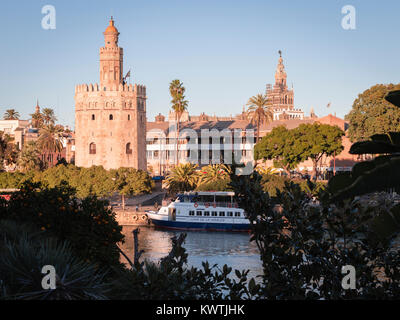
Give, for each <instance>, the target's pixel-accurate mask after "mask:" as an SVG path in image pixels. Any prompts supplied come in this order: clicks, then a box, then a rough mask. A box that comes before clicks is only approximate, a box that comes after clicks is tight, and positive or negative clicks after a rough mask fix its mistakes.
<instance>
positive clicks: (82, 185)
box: [0, 164, 154, 198]
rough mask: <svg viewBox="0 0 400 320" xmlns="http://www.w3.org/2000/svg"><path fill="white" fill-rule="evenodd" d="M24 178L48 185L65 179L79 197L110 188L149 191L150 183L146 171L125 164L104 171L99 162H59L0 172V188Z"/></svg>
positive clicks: (15, 185)
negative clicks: (86, 164) (83, 165)
mask: <svg viewBox="0 0 400 320" xmlns="http://www.w3.org/2000/svg"><path fill="white" fill-rule="evenodd" d="M27 180H32V181H34V182H40V183H42V184H44V185H47V186H49V187H51V188H53V187H56V186H58V185H60V184H61V183H62V182H66V183H68V185H69V186H71V187H72V188H74V189H75V190H76V195H77V197H79V198H85V197H88V196H93V195H95V196H97V197H107V196H110V195H111V194H113V193H114V192H118V193H120V194H124V195H137V194H141V193H150V192H151V190H152V188H153V186H154V182H153V181H152V179H151V177H150V176H149V174H148V173H147V172H145V171H141V170H136V169H127V168H120V169H119V170H111V171H107V170H105V169H104V168H103V167H102V166H92V167H90V168H81V167H76V166H74V165H71V164H69V165H63V164H61V165H58V166H55V167H52V168H49V169H47V170H44V171H33V170H32V171H28V172H26V173H20V172H15V173H7V172H0V188H4V189H6V188H19V187H20V186H21V184H23V183H24V182H25V181H27Z"/></svg>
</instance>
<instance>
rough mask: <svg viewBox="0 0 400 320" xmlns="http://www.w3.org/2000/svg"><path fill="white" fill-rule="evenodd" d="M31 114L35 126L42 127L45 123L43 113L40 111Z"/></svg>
mask: <svg viewBox="0 0 400 320" xmlns="http://www.w3.org/2000/svg"><path fill="white" fill-rule="evenodd" d="M30 116H31V117H32V126H33V127H34V128H40V127H41V126H42V125H43V123H44V119H43V114H41V113H40V112H35V113H32V114H31V115H30Z"/></svg>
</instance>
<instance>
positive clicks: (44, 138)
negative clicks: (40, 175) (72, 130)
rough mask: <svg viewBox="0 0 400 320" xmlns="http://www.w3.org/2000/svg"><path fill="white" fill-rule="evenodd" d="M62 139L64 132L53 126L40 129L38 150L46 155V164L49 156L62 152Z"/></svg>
mask: <svg viewBox="0 0 400 320" xmlns="http://www.w3.org/2000/svg"><path fill="white" fill-rule="evenodd" d="M62 137H63V136H62V130H61V129H60V128H59V127H57V126H54V125H53V124H49V125H45V126H43V127H42V128H41V129H40V131H39V139H38V148H39V150H40V151H41V152H42V153H43V154H44V155H45V159H46V162H47V160H48V159H47V156H48V155H49V154H51V153H53V152H61V151H62V149H63V144H62V142H61V141H62Z"/></svg>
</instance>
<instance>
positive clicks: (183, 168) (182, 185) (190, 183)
mask: <svg viewBox="0 0 400 320" xmlns="http://www.w3.org/2000/svg"><path fill="white" fill-rule="evenodd" d="M196 168H197V165H196V164H192V163H185V164H180V165H178V166H176V167H175V168H173V169H172V170H171V172H170V173H169V174H168V175H167V178H166V184H167V188H168V190H169V192H170V193H175V192H179V191H191V190H194V189H195V188H196V185H197V181H198V174H197V172H196Z"/></svg>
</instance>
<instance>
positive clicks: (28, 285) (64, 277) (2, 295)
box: [0, 220, 110, 300]
mask: <svg viewBox="0 0 400 320" xmlns="http://www.w3.org/2000/svg"><path fill="white" fill-rule="evenodd" d="M0 230H1V231H2V237H1V238H0V252H1V257H2V258H1V259H0V283H1V285H2V290H1V291H0V299H7V300H10V299H12V300H14V299H18V300H20V299H23V300H33V299H35V300H37V299H40V300H43V299H45V300H76V299H86V300H87V299H96V300H98V299H106V296H105V294H106V293H107V292H108V291H109V288H110V286H109V284H107V283H106V282H105V281H104V277H105V276H106V273H105V272H103V271H100V270H99V269H98V268H97V267H96V265H93V264H89V263H87V262H84V261H83V260H82V259H78V258H77V257H76V255H75V254H74V250H73V249H72V248H71V246H70V245H69V244H68V243H67V242H65V241H64V242H62V241H59V240H57V239H56V238H48V237H46V232H43V231H40V230H38V229H37V228H35V227H34V226H32V225H29V224H24V225H21V224H17V223H16V222H15V221H4V220H2V221H1V222H0ZM45 265H51V266H54V268H55V270H56V283H55V284H56V289H54V290H45V289H43V287H42V279H43V277H44V275H43V274H42V273H41V271H42V268H43V266H45Z"/></svg>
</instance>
